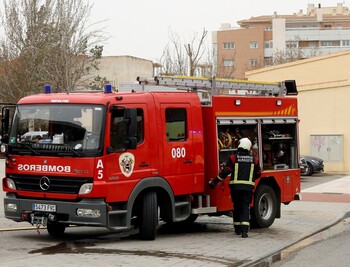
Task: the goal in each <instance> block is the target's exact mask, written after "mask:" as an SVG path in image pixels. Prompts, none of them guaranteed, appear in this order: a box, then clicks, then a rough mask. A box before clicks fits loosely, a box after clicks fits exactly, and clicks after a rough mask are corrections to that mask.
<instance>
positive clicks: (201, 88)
mask: <svg viewBox="0 0 350 267" xmlns="http://www.w3.org/2000/svg"><path fill="white" fill-rule="evenodd" d="M137 82H138V84H134V86H132V88H130V86H129V87H128V88H127V87H125V86H122V87H121V88H120V89H121V90H119V91H126V90H128V89H129V90H130V89H132V91H138V92H140V91H141V92H142V91H143V92H151V91H158V92H169V91H186V92H194V93H197V94H198V95H199V97H200V99H201V102H202V104H210V103H211V97H212V96H216V95H255V96H286V95H297V94H298V92H297V89H296V85H295V81H294V80H286V81H283V82H258V81H248V80H231V79H218V78H216V77H213V78H211V79H209V78H199V77H191V76H156V77H154V78H142V77H137Z"/></svg>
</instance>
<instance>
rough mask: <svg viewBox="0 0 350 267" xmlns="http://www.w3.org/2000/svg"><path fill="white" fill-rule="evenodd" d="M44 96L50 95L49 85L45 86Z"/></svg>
mask: <svg viewBox="0 0 350 267" xmlns="http://www.w3.org/2000/svg"><path fill="white" fill-rule="evenodd" d="M44 94H51V86H50V85H49V84H45V88H44Z"/></svg>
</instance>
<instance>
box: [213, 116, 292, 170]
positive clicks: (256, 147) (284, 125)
mask: <svg viewBox="0 0 350 267" xmlns="http://www.w3.org/2000/svg"><path fill="white" fill-rule="evenodd" d="M217 131H218V150H219V163H220V165H221V166H223V165H224V164H225V163H226V161H227V158H228V157H229V155H230V154H232V153H233V152H234V151H235V150H237V147H238V141H239V139H241V138H243V137H248V138H249V139H250V140H251V142H252V152H253V153H254V155H256V156H258V157H259V158H260V162H261V163H262V165H263V169H264V170H285V169H295V168H298V160H297V155H298V154H297V153H298V151H297V133H298V131H297V119H294V118H287V119H249V120H239V119H223V118H222V119H218V128H217ZM260 143H261V145H260Z"/></svg>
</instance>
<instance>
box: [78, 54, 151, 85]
mask: <svg viewBox="0 0 350 267" xmlns="http://www.w3.org/2000/svg"><path fill="white" fill-rule="evenodd" d="M98 63H99V64H98V68H99V69H98V70H95V71H93V73H91V74H90V75H89V76H85V77H83V79H82V80H83V82H86V81H87V82H88V83H90V82H91V81H92V79H94V78H95V77H101V78H104V79H105V80H107V81H108V82H109V83H110V84H112V86H113V87H114V88H115V89H116V90H118V88H119V85H120V84H121V83H124V82H127V83H130V82H136V78H137V77H138V76H140V77H152V76H153V68H154V64H153V62H152V61H151V60H147V59H142V58H137V57H133V56H106V57H102V58H101V59H99V60H98ZM101 86H102V85H101Z"/></svg>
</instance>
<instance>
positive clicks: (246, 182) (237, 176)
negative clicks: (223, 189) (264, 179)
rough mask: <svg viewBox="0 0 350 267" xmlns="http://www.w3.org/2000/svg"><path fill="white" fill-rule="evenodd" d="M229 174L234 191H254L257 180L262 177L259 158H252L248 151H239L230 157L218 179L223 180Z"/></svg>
mask: <svg viewBox="0 0 350 267" xmlns="http://www.w3.org/2000/svg"><path fill="white" fill-rule="evenodd" d="M229 174H231V179H230V188H231V189H232V190H245V191H253V189H254V186H255V179H257V178H259V177H260V175H261V169H260V165H259V160H258V158H257V157H254V156H252V155H251V154H250V153H249V151H247V150H238V151H237V153H235V154H232V155H230V157H229V158H228V160H227V163H226V166H225V167H224V169H223V170H222V171H221V172H220V174H219V176H218V178H219V179H220V180H223V179H225V178H226V177H227V176H228V175H229Z"/></svg>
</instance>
